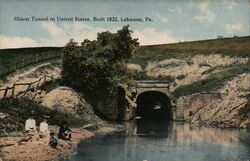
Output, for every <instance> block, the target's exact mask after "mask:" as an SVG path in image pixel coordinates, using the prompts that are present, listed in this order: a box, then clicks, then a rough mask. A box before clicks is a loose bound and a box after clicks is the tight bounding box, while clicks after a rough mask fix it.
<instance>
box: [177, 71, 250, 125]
mask: <svg viewBox="0 0 250 161" xmlns="http://www.w3.org/2000/svg"><path fill="white" fill-rule="evenodd" d="M249 80H250V74H249V73H248V74H246V73H244V74H241V75H239V76H238V77H236V78H234V79H233V80H231V81H228V82H227V83H226V84H225V86H224V87H222V88H220V89H218V90H217V91H215V92H209V93H196V94H192V95H188V96H182V97H180V98H178V100H177V105H176V110H177V112H176V115H177V119H182V120H186V121H190V122H192V123H202V124H209V125H213V126H217V127H223V128H225V127H240V128H250V99H249V97H250V93H249V89H250V83H249Z"/></svg>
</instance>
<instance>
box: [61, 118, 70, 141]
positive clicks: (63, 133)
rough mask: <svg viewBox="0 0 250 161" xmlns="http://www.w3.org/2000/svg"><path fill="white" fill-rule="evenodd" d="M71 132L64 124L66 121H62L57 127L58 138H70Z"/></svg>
mask: <svg viewBox="0 0 250 161" xmlns="http://www.w3.org/2000/svg"><path fill="white" fill-rule="evenodd" d="M71 132H72V130H71V129H70V128H68V127H67V126H66V122H65V121H62V123H61V125H60V128H59V133H58V139H62V140H70V139H71Z"/></svg>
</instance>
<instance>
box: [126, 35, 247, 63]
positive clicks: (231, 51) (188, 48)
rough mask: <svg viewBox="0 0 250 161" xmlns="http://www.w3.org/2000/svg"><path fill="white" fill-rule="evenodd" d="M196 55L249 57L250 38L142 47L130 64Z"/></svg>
mask: <svg viewBox="0 0 250 161" xmlns="http://www.w3.org/2000/svg"><path fill="white" fill-rule="evenodd" d="M196 54H205V55H206V54H222V55H228V56H242V57H250V36H245V37H235V38H221V39H212V40H201V41H193V42H180V43H173V44H162V45H148V46H142V47H140V48H139V49H138V50H137V54H136V55H135V56H134V58H133V59H132V61H131V62H132V63H136V64H140V65H145V63H146V62H147V61H153V60H163V59H168V58H185V57H188V56H194V55H196Z"/></svg>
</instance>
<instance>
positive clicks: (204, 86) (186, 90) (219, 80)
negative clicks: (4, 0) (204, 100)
mask: <svg viewBox="0 0 250 161" xmlns="http://www.w3.org/2000/svg"><path fill="white" fill-rule="evenodd" d="M245 72H250V61H248V63H247V64H241V65H238V66H237V67H235V68H231V69H228V70H224V71H221V72H217V73H212V74H211V75H209V76H208V78H207V79H204V80H200V81H197V82H194V83H192V84H189V85H186V86H180V87H178V88H176V89H175V91H174V92H173V96H174V97H175V98H178V97H180V96H185V95H190V94H193V93H197V92H209V91H213V90H216V89H218V88H220V87H222V86H223V85H224V84H225V82H226V81H228V80H230V79H232V78H234V77H236V76H237V75H239V74H241V73H245Z"/></svg>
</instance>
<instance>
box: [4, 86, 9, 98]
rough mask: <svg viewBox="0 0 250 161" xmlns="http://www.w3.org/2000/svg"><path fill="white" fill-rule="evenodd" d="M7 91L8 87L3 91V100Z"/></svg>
mask: <svg viewBox="0 0 250 161" xmlns="http://www.w3.org/2000/svg"><path fill="white" fill-rule="evenodd" d="M8 89H9V87H7V88H6V89H5V91H4V94H3V98H4V97H6V96H7V93H8Z"/></svg>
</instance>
